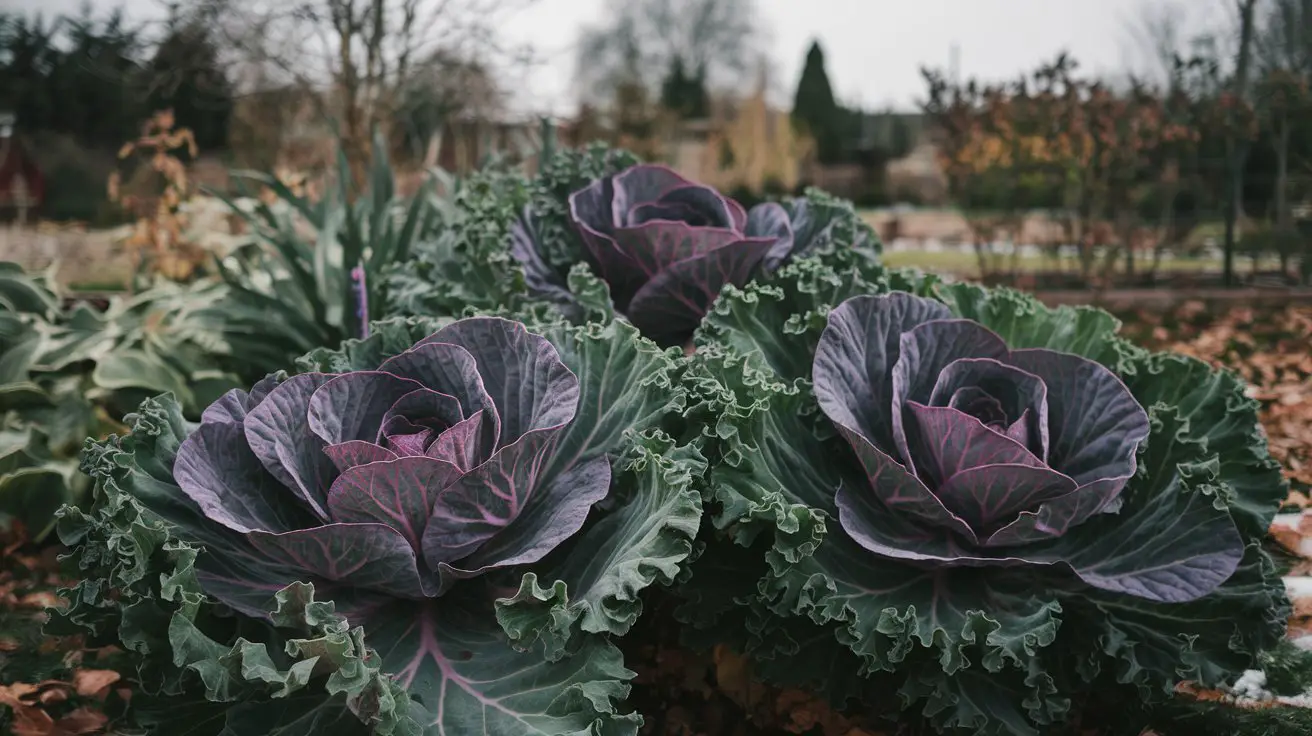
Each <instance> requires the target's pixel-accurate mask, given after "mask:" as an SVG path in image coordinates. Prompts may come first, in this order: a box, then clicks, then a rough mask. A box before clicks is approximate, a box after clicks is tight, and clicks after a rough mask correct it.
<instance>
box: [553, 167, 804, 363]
mask: <svg viewBox="0 0 1312 736" xmlns="http://www.w3.org/2000/svg"><path fill="white" fill-rule="evenodd" d="M569 205H570V218H571V220H572V221H573V223H574V226H575V227H576V228H577V229H578V232H579V234H580V235H582V237H583V242H584V244H585V245H586V246H587V250H588V255H589V256H590V257H591V261H592V262H593V263H594V264H596V266H597V268H598V270H599V271H600V275H601V277H602V279H604V280H605V282H606V284H607V285H608V286H609V287H610V292H611V299H612V300H613V301H614V303H615V308H616V309H617V310H619V311H620V312H622V313H623V314H625V315H627V316H628V317H629V319H630V321H632V322H633V323H634V325H636V326H637V327H638V329H640V330H642V331H643V334H645V335H648V336H650V337H652V338H653V339H655V340H656V341H657V342H660V343H664V344H669V343H671V342H673V341H675V340H677V339H678V338H679V337H686V335H688V334H691V332H692V331H693V330H694V329H696V327H697V325H698V324H700V323H701V320H702V317H703V316H705V314H706V310H707V309H709V308H710V306H711V303H712V302H713V301H715V297H716V296H717V295H718V294H719V293H720V289H722V288H723V287H724V286H725V284H734V285H738V286H741V285H742V284H744V283H746V281H747V280H748V279H749V278H750V277H751V276H752V274H753V272H755V271H756V270H757V268H758V267H760V266H761V265H762V264H763V263H765V262H767V261H769V262H772V263H778V262H780V261H782V260H783V259H784V257H785V256H786V255H787V254H788V252H789V251H791V250H792V247H793V231H792V226H791V224H790V222H789V219H788V213H787V212H786V211H784V208H783V207H781V206H780V205H778V204H775V203H773V202H769V203H765V204H760V205H757V206H756V207H753V208H752V210H751V212H747V211H745V210H744V209H743V207H742V205H740V204H738V203H737V202H735V201H733V200H732V199H730V198H728V197H725V196H724V195H722V194H720V193H719V192H717V191H715V190H714V189H712V188H710V187H707V186H703V185H701V184H696V183H694V182H691V181H689V180H687V179H685V178H683V177H682V176H679V175H678V174H676V173H675V172H674V171H673V170H671V169H669V168H667V167H665V166H657V165H651V164H643V165H638V166H633V167H631V168H629V169H626V170H624V171H622V172H620V173H619V174H617V175H615V176H611V177H606V178H603V179H598V180H596V181H594V182H592V184H591V185H589V186H587V187H586V188H584V189H581V190H579V191H577V192H575V193H574V194H572V195H570V198H569Z"/></svg>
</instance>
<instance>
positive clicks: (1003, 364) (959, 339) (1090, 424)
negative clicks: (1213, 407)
mask: <svg viewBox="0 0 1312 736" xmlns="http://www.w3.org/2000/svg"><path fill="white" fill-rule="evenodd" d="M813 379H814V386H815V393H816V397H817V398H818V400H819V403H820V407H821V409H822V410H823V411H824V413H825V414H826V415H827V416H828V417H829V419H830V420H832V421H833V422H834V424H835V425H836V427H837V429H838V431H839V432H840V433H841V434H842V436H843V437H844V438H845V439H846V440H847V442H848V443H849V444H850V445H851V447H852V449H853V450H854V451H855V454H856V457H857V459H858V460H859V461H860V464H861V466H862V468H863V469H864V471H865V474H866V476H867V478H868V481H869V485H868V486H867V487H848V486H846V485H845V486H844V487H843V488H841V489H840V490H839V492H838V496H837V498H836V503H837V506H838V514H839V521H840V524H841V525H842V527H843V529H844V531H846V532H847V533H848V534H849V535H850V536H851V537H852V539H853V540H854V541H856V542H857V543H858V544H860V545H861V546H863V547H865V548H866V549H868V550H870V551H872V552H875V553H877V554H879V555H883V556H886V557H890V558H896V559H902V560H908V561H915V562H918V563H920V564H928V565H972V566H980V565H1024V564H1034V565H1051V564H1058V563H1065V564H1067V565H1069V566H1071V567H1073V568H1074V569H1075V572H1076V573H1077V574H1078V575H1079V576H1080V577H1081V578H1082V579H1083V580H1084V581H1085V582H1086V583H1088V584H1090V585H1093V586H1096V587H1100V588H1105V589H1109V590H1120V591H1121V592H1125V593H1129V594H1132V595H1138V596H1141V597H1145V598H1152V599H1156V600H1164V601H1177V600H1189V599H1192V598H1196V597H1199V596H1200V595H1203V594H1206V593H1207V592H1209V591H1210V590H1211V589H1212V588H1215V586H1216V585H1219V584H1220V583H1221V582H1222V581H1224V580H1225V579H1226V578H1227V577H1229V575H1230V573H1232V572H1233V571H1234V569H1235V566H1236V565H1237V564H1238V561H1239V557H1240V553H1241V552H1242V545H1240V544H1238V540H1237V537H1236V538H1235V539H1234V540H1218V552H1217V559H1216V560H1215V561H1208V563H1207V565H1206V567H1205V569H1200V570H1199V571H1198V572H1197V575H1196V577H1194V578H1192V579H1191V580H1188V581H1183V580H1176V579H1172V580H1161V581H1157V583H1156V584H1152V585H1147V584H1139V583H1134V584H1127V583H1126V582H1124V579H1123V578H1117V577H1113V576H1105V575H1101V574H1099V573H1098V572H1097V569H1096V566H1090V565H1075V564H1074V562H1073V561H1072V560H1070V559H1063V558H1062V555H1063V554H1065V553H1063V552H1060V551H1058V550H1059V549H1060V546H1059V545H1056V544H1055V540H1060V539H1061V538H1063V537H1064V536H1065V535H1067V534H1068V532H1071V530H1072V529H1074V528H1075V527H1077V526H1079V525H1080V524H1082V523H1084V522H1085V521H1087V520H1089V519H1090V518H1091V517H1093V516H1095V515H1097V514H1102V513H1108V512H1113V511H1115V510H1116V509H1117V508H1118V506H1119V496H1120V494H1121V491H1122V490H1123V489H1124V488H1125V486H1126V483H1127V482H1128V481H1129V480H1130V478H1131V477H1132V476H1133V475H1134V473H1135V454H1136V451H1137V450H1138V448H1139V445H1140V443H1142V442H1143V441H1144V440H1145V439H1146V438H1147V437H1148V434H1149V422H1148V415H1147V413H1146V412H1145V411H1144V410H1143V408H1142V407H1141V406H1139V404H1138V402H1137V401H1136V400H1135V399H1134V397H1133V396H1132V395H1131V394H1130V391H1129V389H1127V388H1126V386H1125V385H1124V384H1123V383H1122V382H1121V380H1120V379H1119V378H1117V376H1116V375H1115V374H1113V373H1112V372H1111V371H1109V370H1108V369H1106V368H1104V367H1103V366H1101V365H1099V364H1098V363H1095V362H1093V361H1091V360H1087V359H1085V358H1083V357H1079V356H1076V355H1071V354H1068V353H1061V352H1056V351H1053V350H1046V349H1027V350H1011V349H1009V348H1008V347H1007V345H1006V344H1005V343H1004V342H1003V340H1002V339H1001V338H1000V337H999V336H998V335H997V334H995V333H993V332H992V331H990V330H988V329H987V328H985V327H983V326H982V325H980V324H979V323H977V322H973V321H970V320H965V319H954V318H953V316H952V314H951V313H950V312H949V311H948V308H947V307H946V306H944V305H943V304H940V303H939V302H936V301H932V300H929V299H922V298H919V297H915V296H912V295H910V294H902V293H895V294H889V295H886V296H863V297H856V298H853V299H849V300H847V301H846V302H844V303H843V304H841V305H840V306H839V307H837V308H836V309H834V310H833V312H832V313H831V314H830V316H829V325H828V327H827V328H826V329H825V331H824V333H823V335H822V337H821V339H820V344H819V346H818V348H817V350H816V356H815V363H814V366H813ZM1230 541H1234V542H1236V543H1235V544H1233V545H1229V544H1227V543H1228V542H1230ZM1222 547H1224V548H1225V549H1224V550H1222V549H1220V548H1222ZM1231 547H1233V549H1231ZM1213 563H1215V564H1213ZM1172 577H1175V576H1174V575H1173V576H1172Z"/></svg>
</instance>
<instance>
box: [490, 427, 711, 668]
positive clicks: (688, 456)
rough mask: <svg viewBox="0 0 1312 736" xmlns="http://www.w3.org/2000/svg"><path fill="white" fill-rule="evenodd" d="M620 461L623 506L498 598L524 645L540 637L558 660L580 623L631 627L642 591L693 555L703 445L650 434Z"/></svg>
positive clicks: (505, 620)
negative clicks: (508, 594)
mask: <svg viewBox="0 0 1312 736" xmlns="http://www.w3.org/2000/svg"><path fill="white" fill-rule="evenodd" d="M619 466H620V468H621V470H620V471H619V472H618V473H617V483H618V486H617V487H616V488H615V489H613V490H612V494H613V495H614V497H615V498H617V499H618V500H619V505H618V507H617V508H615V509H613V510H611V511H610V512H609V513H608V514H606V515H605V516H604V517H603V518H602V519H601V520H600V521H598V522H597V523H596V524H595V525H593V526H591V527H590V528H588V529H587V530H586V531H585V532H584V533H583V534H581V535H580V536H579V538H578V539H576V540H574V541H573V543H572V544H571V545H570V546H569V548H568V550H566V551H564V552H563V553H560V554H557V555H555V556H554V559H549V560H548V563H549V564H548V565H546V566H545V567H544V568H543V569H541V570H540V571H539V572H538V573H528V574H526V575H525V576H524V579H523V581H522V582H521V584H520V588H519V591H518V592H517V593H516V594H515V595H514V596H512V597H509V598H503V599H500V600H498V601H497V620H498V621H500V622H501V625H502V627H503V628H504V629H505V630H506V633H507V634H508V635H509V636H510V637H511V638H512V639H514V640H516V642H517V646H519V647H522V648H531V647H532V645H533V644H534V643H535V640H537V639H541V641H542V643H543V647H544V650H545V652H546V654H547V656H548V658H550V659H558V658H559V657H560V656H561V655H562V654H563V653H564V651H565V649H566V647H567V646H568V644H569V641H570V639H571V637H572V635H573V633H574V631H575V630H576V629H577V630H581V631H584V632H588V633H607V634H614V635H617V636H622V635H623V634H626V633H628V631H629V629H630V628H632V626H633V624H634V622H635V621H636V620H637V618H638V616H639V615H640V614H641V613H642V601H641V600H640V599H639V598H638V594H639V593H640V592H642V590H644V589H645V588H647V587H648V586H650V585H652V584H653V583H657V582H659V583H661V584H662V585H671V584H673V583H674V581H675V578H676V577H677V576H678V575H679V573H680V570H681V565H682V563H683V562H684V560H686V559H687V558H688V556H689V555H690V554H691V552H692V548H693V539H694V537H696V535H697V528H698V526H699V524H700V522H701V515H702V504H701V495H700V490H699V489H697V488H696V487H694V481H696V480H699V479H700V477H701V475H702V474H703V473H704V472H705V470H706V461H705V460H704V459H703V458H702V457H701V455H700V453H698V452H697V450H696V448H694V447H692V446H688V445H685V446H683V447H675V446H674V442H673V441H672V440H670V439H669V438H668V437H666V436H662V435H659V434H656V433H649V434H646V435H643V436H641V437H638V438H635V440H634V442H633V443H632V445H630V447H629V448H628V451H627V452H626V453H625V455H624V457H622V458H621V460H620V461H619ZM539 580H541V581H553V582H552V583H551V584H550V585H549V586H548V587H544V586H543V585H541V584H540V583H539ZM571 592H572V594H571Z"/></svg>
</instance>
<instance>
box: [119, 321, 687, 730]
mask: <svg viewBox="0 0 1312 736" xmlns="http://www.w3.org/2000/svg"><path fill="white" fill-rule="evenodd" d="M303 362H304V363H305V364H306V365H307V366H308V367H310V368H313V369H314V370H310V371H308V372H304V373H300V374H298V375H293V376H290V377H288V376H286V375H281V374H279V375H275V376H270V377H269V378H267V379H265V380H264V381H261V382H260V383H258V384H256V385H255V386H254V387H253V388H252V389H251V390H250V391H243V390H234V391H232V392H229V393H228V394H226V395H225V396H223V397H222V398H221V399H220V400H218V401H216V402H215V403H214V404H213V405H211V406H210V407H209V408H208V409H206V411H205V413H204V415H203V417H202V419H201V422H200V423H199V425H198V426H194V427H191V426H186V425H185V424H184V423H182V422H180V421H179V422H173V423H166V424H167V426H165V427H162V428H161V427H156V428H155V429H154V434H155V438H154V440H153V441H150V442H146V443H143V444H139V445H138V444H133V445H131V449H132V453H131V457H130V458H129V459H126V460H125V459H123V458H122V457H121V456H120V457H119V458H118V465H119V466H124V465H126V469H125V470H126V476H138V477H139V476H140V475H143V474H145V475H149V476H150V482H148V483H143V482H139V481H138V482H128V480H130V478H129V477H125V474H124V473H123V472H119V471H114V470H109V471H106V472H105V473H104V475H103V479H102V483H101V485H102V493H105V494H106V495H108V496H113V495H114V494H119V495H120V496H130V497H131V499H130V501H131V502H132V503H135V504H137V505H139V507H140V520H141V521H142V522H143V523H153V522H155V521H158V522H161V523H162V524H163V525H164V526H165V528H166V529H167V530H168V531H169V533H170V534H171V535H172V536H173V538H174V539H176V540H177V541H178V542H179V543H182V544H189V545H194V546H195V547H196V548H197V549H198V554H197V555H196V556H195V562H194V574H195V580H196V582H197V583H198V585H199V588H200V591H201V592H203V593H204V594H205V595H206V596H208V597H210V598H211V599H213V600H216V601H218V602H220V603H222V604H225V605H226V606H227V607H228V608H230V609H232V610H234V611H237V612H240V613H241V614H245V615H246V616H249V617H251V618H252V619H256V620H265V621H272V622H274V623H277V621H278V616H277V615H276V614H277V611H278V610H279V608H280V607H285V606H286V601H287V598H288V595H289V591H303V589H304V588H305V586H307V585H312V586H313V593H314V595H315V596H317V597H318V598H319V599H321V600H328V601H331V602H332V604H333V606H334V607H335V615H337V616H344V617H345V622H346V623H347V624H349V625H350V626H352V627H355V629H356V630H358V631H360V632H361V634H362V636H363V643H364V645H366V646H367V647H369V648H370V651H369V652H368V654H361V656H360V659H361V660H362V661H363V662H367V663H368V664H369V665H370V666H372V667H374V668H376V669H377V671H378V672H379V676H380V677H381V678H384V679H386V678H387V677H390V678H392V682H393V683H394V684H395V685H396V686H399V688H400V689H401V690H402V691H404V693H405V695H406V696H408V704H405V703H402V704H400V705H398V706H397V707H396V708H394V712H393V713H391V714H390V715H389V714H383V715H388V718H390V720H388V721H387V723H386V725H387V728H386V729H385V730H386V731H387V732H393V731H397V729H398V728H399V727H398V726H397V723H398V722H401V721H404V722H405V724H407V725H408V726H414V727H417V730H418V731H420V732H423V733H431V734H443V735H445V736H463V735H465V734H491V733H495V734H511V735H516V734H524V735H530V734H562V733H585V732H586V733H608V734H609V733H634V732H635V730H636V728H637V725H638V724H639V723H640V719H639V718H638V717H637V716H636V715H630V714H624V713H623V712H622V709H621V705H620V701H621V700H622V699H623V696H624V695H625V693H626V692H627V684H626V681H627V679H628V678H629V677H631V676H632V673H630V672H628V671H627V670H625V669H624V667H623V663H622V657H621V656H620V654H619V651H618V650H617V649H616V648H615V647H614V646H613V645H612V644H610V643H609V642H608V640H607V639H606V637H604V636H595V635H596V634H623V633H624V632H625V631H627V630H628V628H629V627H630V626H631V625H632V624H633V621H634V619H635V618H636V617H637V615H638V613H639V612H640V608H641V604H640V602H639V601H638V599H637V597H636V596H637V593H638V592H639V591H640V590H641V589H643V588H644V587H646V586H648V585H650V584H652V583H653V582H658V581H659V582H662V583H666V584H668V583H671V582H673V580H674V577H675V575H677V573H678V571H679V567H680V563H681V562H682V561H683V560H684V559H685V558H686V557H687V556H688V554H689V552H690V551H691V549H692V547H691V544H692V542H691V540H692V537H693V535H694V534H695V533H696V530H697V527H698V521H699V519H700V514H701V505H700V495H699V493H698V492H697V491H696V490H695V489H694V488H693V486H692V483H693V481H694V479H695V478H696V477H697V476H700V475H701V473H702V472H703V470H704V468H705V464H704V461H703V460H702V459H701V457H700V455H699V454H698V452H697V450H696V449H695V448H693V447H691V446H682V447H678V446H676V445H675V443H674V442H673V441H672V440H671V439H670V438H669V437H668V435H666V434H664V432H663V431H662V429H661V427H662V424H663V422H664V421H665V420H666V419H667V417H669V416H670V415H672V414H673V413H677V412H678V411H680V410H681V409H682V407H683V404H684V396H683V393H682V391H681V390H680V389H679V386H678V384H677V382H676V381H675V380H674V377H673V376H672V374H671V371H672V370H673V367H674V365H675V361H674V359H673V358H672V357H671V356H669V355H667V354H665V353H664V352H662V351H660V350H659V349H658V348H656V346H655V345H653V344H651V343H650V342H648V341H646V340H643V339H641V338H639V337H638V335H637V334H636V331H635V330H634V329H633V328H632V327H630V326H628V325H623V324H618V323H617V324H612V325H609V326H605V327H603V326H599V325H591V326H587V327H570V326H565V325H560V324H549V325H546V326H545V327H543V328H540V329H537V331H532V330H530V329H528V328H526V326H525V325H523V324H520V323H518V322H514V321H510V320H506V319H502V318H496V317H476V318H468V319H463V320H460V321H456V322H453V323H450V324H447V325H445V326H442V327H440V329H434V325H432V324H431V323H425V322H421V321H410V322H401V321H394V322H385V323H381V324H379V325H378V326H377V329H376V331H375V334H374V335H372V336H371V337H370V338H368V339H366V340H364V341H353V342H349V343H348V344H347V345H345V346H344V347H343V349H342V350H340V351H324V350H321V351H317V352H316V353H314V354H311V355H310V356H307V358H306V359H305V360H304V361H303ZM169 401H170V400H169V399H167V398H165V399H160V400H159V403H167V402H169ZM157 408H158V407H157ZM128 439H130V438H128ZM143 439H144V438H143ZM125 441H126V440H125ZM115 442H117V440H111V443H115ZM120 446H122V445H121V444H120ZM111 500H115V501H123V502H127V500H126V499H123V498H117V499H111ZM289 586H290V587H289ZM298 595H303V592H302V593H298ZM179 615H184V614H179ZM199 620H200V619H199V618H197V617H195V616H194V615H190V617H189V619H188V621H187V623H186V625H187V626H192V627H195V626H198V625H199V624H198V623H197V622H198V621H199ZM173 625H181V624H178V622H177V616H175V620H174V623H173V624H170V626H173ZM241 646H246V645H239V649H240V647H241ZM312 653H313V654H317V655H322V656H321V657H320V660H322V661H318V663H317V664H315V661H317V660H314V659H311V660H310V662H309V664H305V662H301V663H300V665H293V667H292V669H293V670H295V669H296V667H297V666H300V667H301V669H302V671H300V672H299V677H293V678H291V684H286V681H287V679H288V677H287V676H283V677H282V678H281V679H280V680H279V684H280V686H282V690H279V691H278V692H276V693H275V694H274V695H273V697H282V696H286V695H288V694H290V693H291V692H294V691H297V690H298V689H299V690H301V691H302V693H301V694H302V695H304V694H305V689H306V688H308V687H309V684H308V683H310V682H312V681H313V677H314V676H315V675H319V674H324V673H325V672H326V671H331V668H326V666H325V664H326V662H327V661H328V660H327V659H326V653H321V652H312ZM173 654H174V657H175V660H185V659H186V656H184V655H182V654H181V653H180V652H179V651H177V649H176V648H175V651H174V653H173ZM233 656H235V655H233V654H232V653H231V652H228V651H226V650H223V649H222V648H219V647H217V645H216V647H215V648H214V652H213V658H212V659H203V658H202V659H200V660H199V661H196V662H192V663H190V664H189V666H190V668H191V669H192V670H193V672H194V673H195V674H198V675H200V679H201V680H203V681H205V682H206V683H207V684H209V682H210V679H207V678H212V672H213V671H214V670H215V669H216V668H217V669H219V670H223V669H224V668H225V667H228V668H230V667H231V662H232V657H233ZM307 656H308V653H307ZM360 664H361V662H356V665H353V666H359V665H360ZM239 671H240V673H241V677H245V678H246V680H247V681H246V682H245V683H244V685H245V686H246V687H247V688H249V687H250V686H251V685H252V682H251V681H255V683H254V684H259V681H260V680H261V679H263V680H264V681H266V682H267V681H269V679H270V678H269V676H267V675H262V674H261V673H260V672H259V671H258V670H257V669H252V668H249V667H247V666H245V665H243V666H242V667H241V668H239ZM342 676H343V673H341V672H338V673H335V674H333V675H332V676H331V677H329V678H328V692H330V693H331V692H334V678H340V677H342ZM237 679H239V680H240V679H241V678H240V677H239V678H237ZM339 684H340V683H339ZM336 689H337V690H340V689H341V688H340V687H337V688H336ZM223 694H224V693H219V694H217V695H218V698H221V697H222V695H223ZM266 695H267V693H266ZM356 695H357V697H355V698H354V699H353V700H348V706H349V707H350V709H351V710H352V711H354V713H355V715H356V716H357V717H359V718H360V719H362V720H363V721H366V722H368V723H369V724H370V725H372V726H375V727H378V726H379V724H380V723H381V722H382V721H383V719H382V718H381V717H380V713H379V711H380V706H379V703H378V702H377V698H376V697H373V698H371V697H361V696H360V695H361V694H360V693H358V692H357V693H356ZM211 699H217V698H216V696H215V694H213V693H212V694H211ZM402 699H404V698H402ZM301 720H302V721H306V722H307V723H308V719H306V718H301ZM307 728H308V726H307ZM379 730H380V731H381V730H384V729H379ZM404 730H405V729H401V731H404ZM412 730H413V729H412ZM309 731H313V728H309ZM288 732H294V731H288ZM280 733H283V732H282V731H280Z"/></svg>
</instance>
